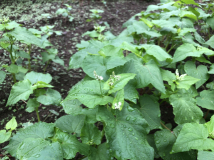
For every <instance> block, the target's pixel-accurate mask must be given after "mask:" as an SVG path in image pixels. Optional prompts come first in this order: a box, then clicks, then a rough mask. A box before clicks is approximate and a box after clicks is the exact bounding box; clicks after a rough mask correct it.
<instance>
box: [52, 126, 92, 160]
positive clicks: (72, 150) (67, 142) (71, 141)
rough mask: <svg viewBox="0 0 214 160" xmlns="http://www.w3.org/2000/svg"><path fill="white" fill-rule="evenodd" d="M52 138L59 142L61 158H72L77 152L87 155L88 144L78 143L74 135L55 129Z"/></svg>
mask: <svg viewBox="0 0 214 160" xmlns="http://www.w3.org/2000/svg"><path fill="white" fill-rule="evenodd" d="M53 139H54V140H55V141H58V142H59V143H60V144H61V147H62V150H63V158H65V159H72V158H74V157H75V156H76V153H77V152H79V153H80V154H83V155H88V151H89V146H88V145H86V144H83V143H80V142H79V141H78V140H77V138H76V137H75V136H74V135H71V134H68V133H65V132H62V131H60V130H57V131H56V134H55V135H54V137H53Z"/></svg>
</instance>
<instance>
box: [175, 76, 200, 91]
mask: <svg viewBox="0 0 214 160" xmlns="http://www.w3.org/2000/svg"><path fill="white" fill-rule="evenodd" d="M198 81H200V79H196V78H194V77H191V76H185V77H184V79H183V80H181V81H178V82H176V83H177V88H184V89H186V90H188V89H189V88H190V87H191V86H192V85H193V84H195V83H197V82H198Z"/></svg>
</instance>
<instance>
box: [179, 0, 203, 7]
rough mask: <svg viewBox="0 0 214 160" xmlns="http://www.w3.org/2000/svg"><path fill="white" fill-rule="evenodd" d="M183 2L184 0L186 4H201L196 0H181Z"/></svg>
mask: <svg viewBox="0 0 214 160" xmlns="http://www.w3.org/2000/svg"><path fill="white" fill-rule="evenodd" d="M181 2H184V3H185V4H194V5H196V6H199V5H198V3H195V1H194V0H181Z"/></svg>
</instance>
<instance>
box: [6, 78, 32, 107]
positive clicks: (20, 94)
mask: <svg viewBox="0 0 214 160" xmlns="http://www.w3.org/2000/svg"><path fill="white" fill-rule="evenodd" d="M32 93H33V87H32V86H31V83H30V81H29V80H28V79H26V80H24V81H20V82H17V83H15V84H14V85H13V87H12V89H11V91H10V96H9V98H8V101H7V104H6V106H9V105H12V104H15V103H17V102H18V101H19V100H27V99H28V98H29V96H30V94H32Z"/></svg>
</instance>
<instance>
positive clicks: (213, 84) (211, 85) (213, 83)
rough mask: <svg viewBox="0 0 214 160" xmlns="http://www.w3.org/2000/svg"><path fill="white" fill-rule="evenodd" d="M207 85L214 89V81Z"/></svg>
mask: <svg viewBox="0 0 214 160" xmlns="http://www.w3.org/2000/svg"><path fill="white" fill-rule="evenodd" d="M206 87H207V88H209V89H211V90H213V89H214V82H210V83H207V84H206Z"/></svg>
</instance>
